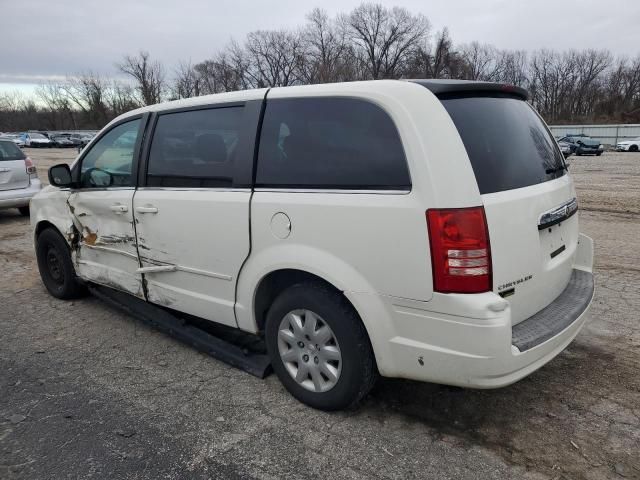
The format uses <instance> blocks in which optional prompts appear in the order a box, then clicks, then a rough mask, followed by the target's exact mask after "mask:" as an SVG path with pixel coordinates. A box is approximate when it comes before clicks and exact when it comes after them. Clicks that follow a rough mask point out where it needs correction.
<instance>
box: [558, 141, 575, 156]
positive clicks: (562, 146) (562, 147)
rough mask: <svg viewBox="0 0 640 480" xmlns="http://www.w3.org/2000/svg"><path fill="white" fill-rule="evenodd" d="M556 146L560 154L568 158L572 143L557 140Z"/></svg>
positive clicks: (570, 153) (571, 151)
mask: <svg viewBox="0 0 640 480" xmlns="http://www.w3.org/2000/svg"><path fill="white" fill-rule="evenodd" d="M558 146H559V147H560V151H561V152H562V155H564V158H569V157H570V156H571V155H573V149H572V148H571V147H572V145H571V144H570V143H567V142H563V141H559V142H558Z"/></svg>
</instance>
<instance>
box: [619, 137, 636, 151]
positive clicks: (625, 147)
mask: <svg viewBox="0 0 640 480" xmlns="http://www.w3.org/2000/svg"><path fill="white" fill-rule="evenodd" d="M639 149H640V137H638V138H632V139H631V140H624V141H623V142H618V143H617V145H616V151H618V152H637V151H638V150H639Z"/></svg>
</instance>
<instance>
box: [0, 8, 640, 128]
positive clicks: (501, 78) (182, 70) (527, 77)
mask: <svg viewBox="0 0 640 480" xmlns="http://www.w3.org/2000/svg"><path fill="white" fill-rule="evenodd" d="M116 67H117V69H118V71H119V72H120V74H121V75H122V78H123V79H113V78H105V77H102V76H99V75H96V74H93V73H84V74H77V75H73V76H70V77H68V78H67V80H66V81H64V82H60V83H50V84H44V85H40V86H39V87H38V88H37V91H36V95H37V101H36V100H34V99H32V98H25V97H24V96H21V95H19V94H17V93H5V94H4V95H0V131H3V130H4V131H12V130H23V129H51V130H64V129H85V128H89V129H97V128H101V127H102V126H104V125H105V124H106V123H107V122H108V121H109V120H111V119H112V118H114V117H116V116H118V115H120V114H121V113H124V112H126V111H128V110H131V109H133V108H137V107H140V106H144V105H151V104H154V103H158V102H160V101H164V100H172V99H178V98H187V97H193V96H199V95H207V94H212V93H220V92H227V91H233V90H243V89H248V88H261V87H272V86H289V85H301V84H311V83H330V82H345V81H354V80H370V79H389V78H449V79H467V80H486V81H494V82H504V83H511V84H515V85H518V86H522V87H524V88H526V89H527V90H528V91H529V92H530V95H531V98H530V102H531V103H532V105H533V106H534V107H535V108H536V109H537V110H538V111H539V112H540V114H541V115H542V116H543V117H544V118H545V120H546V121H547V122H548V123H551V124H553V123H586V122H594V123H595V122H597V123H618V122H619V123H640V54H639V55H638V56H636V57H635V58H632V59H630V58H627V57H618V58H616V57H614V55H613V54H612V53H611V52H609V51H607V50H592V49H586V50H580V51H578V50H569V51H556V50H549V49H541V50H536V51H533V52H527V51H523V50H508V49H499V48H496V47H494V46H492V45H489V44H484V43H480V42H471V43H465V44H456V43H454V40H453V39H452V38H451V35H450V33H449V31H448V29H447V28H443V29H442V30H440V31H437V32H433V31H432V29H431V25H430V22H429V20H428V19H427V17H425V16H424V15H422V14H416V13H413V12H411V11H409V10H407V9H405V8H401V7H386V6H383V5H380V4H371V3H364V4H361V5H360V6H358V7H356V8H354V9H353V10H352V11H351V12H348V13H343V14H338V15H335V16H333V17H332V16H329V15H328V14H327V13H326V12H325V11H324V10H322V9H319V8H316V9H314V10H313V11H311V12H310V13H309V14H308V15H307V16H306V19H305V22H304V24H303V25H301V26H300V27H298V28H295V29H290V30H284V29H283V30H257V31H254V32H251V33H249V34H247V35H246V37H245V38H244V40H243V41H237V40H231V41H230V42H229V43H228V44H227V45H224V46H222V47H221V48H219V49H218V50H217V51H216V52H215V53H214V54H213V55H212V56H211V58H208V59H204V60H202V61H200V62H198V63H192V62H191V61H184V62H181V63H180V64H179V65H177V66H174V67H173V68H170V69H168V68H167V67H166V66H165V65H163V64H161V63H160V62H159V61H157V60H154V59H152V57H151V56H150V54H149V53H148V52H145V51H141V52H139V53H138V54H136V55H127V56H125V57H124V58H123V59H122V60H121V61H120V62H119V63H117V64H116ZM125 79H126V80H125Z"/></svg>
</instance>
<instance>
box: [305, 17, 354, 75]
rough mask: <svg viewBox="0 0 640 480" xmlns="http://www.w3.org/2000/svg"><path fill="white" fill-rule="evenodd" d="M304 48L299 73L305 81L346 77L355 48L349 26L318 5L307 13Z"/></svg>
mask: <svg viewBox="0 0 640 480" xmlns="http://www.w3.org/2000/svg"><path fill="white" fill-rule="evenodd" d="M302 41H303V48H304V56H303V63H302V65H301V73H300V76H301V78H302V80H303V81H304V82H305V83H328V82H339V81H342V80H347V79H348V76H349V72H350V70H351V69H350V68H349V63H350V62H351V61H353V58H352V50H351V49H350V45H349V42H348V38H347V35H346V30H345V29H344V28H342V27H341V25H339V24H338V22H337V21H336V20H333V19H331V18H329V16H328V15H327V12H326V11H324V10H321V9H319V8H316V9H314V10H312V11H311V13H309V15H307V24H306V25H305V26H304V29H303V31H302Z"/></svg>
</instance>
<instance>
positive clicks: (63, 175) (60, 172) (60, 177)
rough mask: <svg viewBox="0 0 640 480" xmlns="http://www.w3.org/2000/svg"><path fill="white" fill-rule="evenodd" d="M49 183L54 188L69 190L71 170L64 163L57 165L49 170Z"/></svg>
mask: <svg viewBox="0 0 640 480" xmlns="http://www.w3.org/2000/svg"><path fill="white" fill-rule="evenodd" d="M48 177H49V183H50V184H51V185H53V186H54V187H60V188H69V187H71V186H72V185H73V178H72V177H71V169H70V168H69V165H67V164H66V163H59V164H58V165H54V166H53V167H51V168H50V169H49V174H48Z"/></svg>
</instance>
